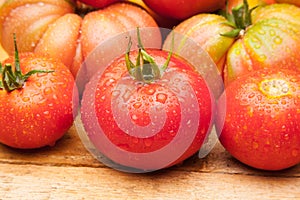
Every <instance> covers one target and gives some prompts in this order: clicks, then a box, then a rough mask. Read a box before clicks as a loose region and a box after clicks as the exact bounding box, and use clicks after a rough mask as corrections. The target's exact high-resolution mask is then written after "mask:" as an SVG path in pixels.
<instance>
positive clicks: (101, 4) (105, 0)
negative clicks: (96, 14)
mask: <svg viewBox="0 0 300 200" xmlns="http://www.w3.org/2000/svg"><path fill="white" fill-rule="evenodd" d="M79 1H80V2H82V3H85V4H87V5H90V6H93V7H95V8H105V7H106V6H109V5H111V4H113V3H116V2H118V1H120V0H79Z"/></svg>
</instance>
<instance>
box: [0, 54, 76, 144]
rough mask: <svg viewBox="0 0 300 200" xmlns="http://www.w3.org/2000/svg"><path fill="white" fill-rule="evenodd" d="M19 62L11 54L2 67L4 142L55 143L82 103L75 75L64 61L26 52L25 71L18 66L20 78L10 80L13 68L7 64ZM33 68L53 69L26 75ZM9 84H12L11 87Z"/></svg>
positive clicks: (1, 134) (0, 114)
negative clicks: (27, 76) (10, 72)
mask: <svg viewBox="0 0 300 200" xmlns="http://www.w3.org/2000/svg"><path fill="white" fill-rule="evenodd" d="M17 63H18V62H17V60H16V59H15V58H14V57H9V58H8V59H6V60H5V61H4V62H3V65H2V68H1V70H0V71H1V75H0V77H1V78H2V79H1V89H0V101H1V104H0V123H1V129H0V143H3V144H6V145H8V146H10V147H14V148H22V149H29V148H39V147H43V146H47V145H50V146H52V145H54V144H55V142H56V141H57V140H58V139H60V138H61V137H62V136H63V135H64V134H65V133H66V132H67V131H68V129H69V128H70V127H71V125H72V124H73V119H74V117H73V112H74V114H75V113H76V111H75V110H76V107H77V105H78V102H77V101H78V95H77V91H76V87H75V83H74V78H73V76H72V74H71V72H70V71H69V70H68V68H67V67H66V66H65V65H63V64H62V63H61V62H57V61H55V60H53V59H51V58H47V57H41V56H39V55H36V54H33V53H22V54H20V70H21V71H20V70H16V72H17V71H18V73H17V74H18V75H17V77H19V78H17V79H16V80H15V81H11V80H10V81H6V80H7V79H8V77H9V76H8V72H9V71H10V70H9V67H7V66H6V65H8V64H11V66H15V65H16V69H17V65H18V64H17ZM32 70H43V71H48V72H49V71H52V72H49V73H45V72H38V73H35V74H32V75H30V76H29V78H28V79H27V78H26V79H25V78H24V77H23V75H24V76H25V74H27V73H28V72H30V71H32ZM20 73H22V78H20V77H21V75H20ZM4 77H5V78H4ZM18 79H20V80H19V81H18ZM15 82H18V83H19V84H16V83H15ZM8 86H12V87H11V88H10V90H7V89H8ZM15 86H16V87H15Z"/></svg>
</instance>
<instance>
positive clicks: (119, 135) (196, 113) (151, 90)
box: [81, 45, 214, 172]
mask: <svg viewBox="0 0 300 200" xmlns="http://www.w3.org/2000/svg"><path fill="white" fill-rule="evenodd" d="M139 47H141V45H139ZM140 51H145V52H146V54H147V55H145V54H142V55H141V52H140ZM169 55H170V54H169V53H168V52H166V51H163V50H161V49H149V48H147V49H144V48H139V49H134V50H131V51H128V53H126V54H125V55H124V54H123V55H121V56H120V57H117V58H116V59H114V60H113V61H112V62H110V64H109V65H107V67H105V68H103V69H102V70H98V72H96V73H95V74H94V76H93V77H92V78H91V80H90V82H89V83H88V84H87V85H86V89H85V91H84V93H83V97H82V101H81V119H82V122H83V125H84V127H85V130H86V134H87V136H88V138H89V140H90V141H91V143H92V144H93V145H94V146H95V149H97V150H98V151H99V152H100V153H101V154H103V155H104V156H105V157H107V158H109V159H110V160H112V161H113V162H114V163H117V164H119V165H122V166H126V167H131V168H136V169H139V170H141V171H142V172H145V171H154V170H158V169H161V168H165V167H170V166H172V165H175V164H177V163H179V162H182V161H183V160H185V159H187V158H188V157H190V156H192V155H193V154H195V153H196V152H197V151H198V150H199V149H200V147H201V146H202V144H203V142H204V139H205V137H206V135H207V133H208V132H209V131H210V130H211V126H212V123H213V118H214V98H213V96H212V95H211V92H210V88H209V87H208V86H207V84H206V82H205V80H204V79H203V78H202V76H201V75H200V74H199V73H198V72H197V71H195V69H194V68H193V66H191V65H190V64H189V63H188V62H187V61H186V60H184V59H183V58H181V57H178V56H175V55H172V56H171V58H170V59H169V58H168V57H169ZM141 57H143V59H141V60H142V61H140V60H139V58H141ZM149 57H150V58H149ZM130 60H132V61H130ZM136 60H139V61H140V62H141V65H142V66H140V68H139V65H138V64H137V66H134V67H133V65H134V64H133V63H136ZM166 60H169V61H166ZM130 62H132V63H131V64H130V65H129V63H130ZM167 62H168V64H166V63H167ZM165 66H167V68H166V67H165ZM139 69H140V71H139ZM122 170H125V169H124V168H123V169H122Z"/></svg>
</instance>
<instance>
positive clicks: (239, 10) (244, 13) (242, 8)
mask: <svg viewBox="0 0 300 200" xmlns="http://www.w3.org/2000/svg"><path fill="white" fill-rule="evenodd" d="M255 8H257V6H256V7H253V8H251V9H249V4H248V2H247V0H244V1H243V4H241V5H238V6H236V7H234V8H232V10H231V13H230V12H229V11H228V1H227V5H226V12H225V13H224V14H223V16H224V17H225V18H226V19H227V22H226V23H225V24H227V25H229V26H231V27H232V28H233V30H232V31H229V32H226V33H223V34H221V35H222V36H226V37H230V38H236V37H239V36H241V35H243V34H244V32H245V30H246V28H247V27H249V26H250V25H251V24H252V19H251V13H252V11H253V10H254V9H255Z"/></svg>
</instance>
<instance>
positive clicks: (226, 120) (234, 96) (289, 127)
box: [217, 69, 300, 170]
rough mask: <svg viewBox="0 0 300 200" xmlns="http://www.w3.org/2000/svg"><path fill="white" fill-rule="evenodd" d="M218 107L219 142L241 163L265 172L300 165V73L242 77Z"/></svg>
mask: <svg viewBox="0 0 300 200" xmlns="http://www.w3.org/2000/svg"><path fill="white" fill-rule="evenodd" d="M221 105H222V106H221ZM223 105H226V106H225V107H224V106H223ZM217 107H218V108H217V112H218V117H217V129H218V133H219V134H220V141H221V143H222V145H223V146H224V147H225V149H226V150H227V151H228V152H229V153H231V154H232V155H233V156H234V157H235V158H236V159H238V160H240V161H241V162H243V163H245V164H247V165H249V166H252V167H254V168H258V169H264V170H281V169H285V168H288V167H291V166H294V165H296V164H298V163H299V162H300V76H299V73H298V72H296V71H292V70H283V69H280V70H279V69H272V70H270V69H263V70H257V71H255V72H252V73H250V74H248V75H245V76H242V77H240V78H237V79H236V80H235V81H233V82H232V83H231V84H230V85H229V86H228V87H227V88H226V90H225V92H224V93H223V94H222V96H221V97H220V99H219V103H218V106H217Z"/></svg>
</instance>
